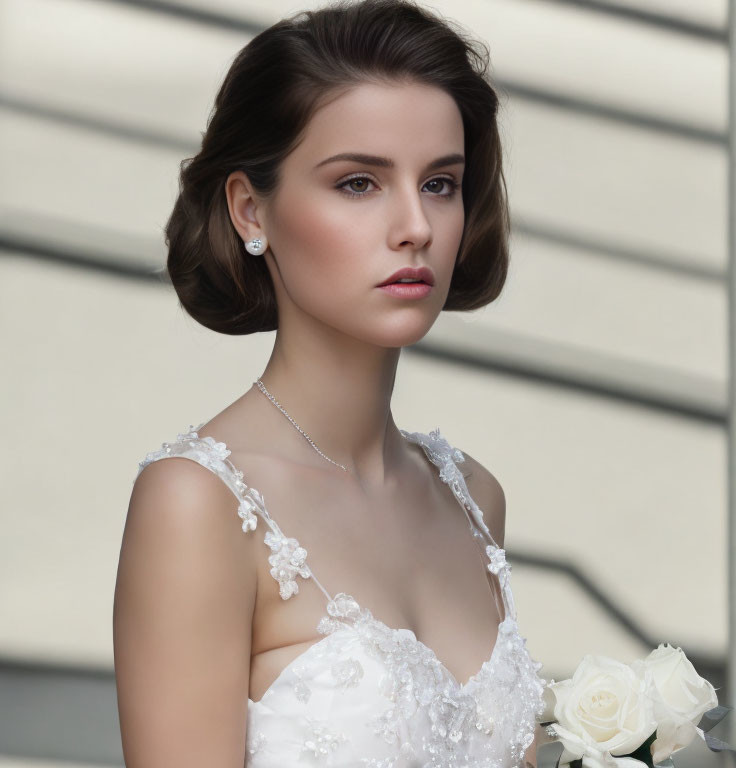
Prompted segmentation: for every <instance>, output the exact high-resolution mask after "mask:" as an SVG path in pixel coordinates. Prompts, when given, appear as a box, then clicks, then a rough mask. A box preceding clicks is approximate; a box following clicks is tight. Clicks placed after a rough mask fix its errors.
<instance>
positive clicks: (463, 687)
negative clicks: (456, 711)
mask: <svg viewBox="0 0 736 768" xmlns="http://www.w3.org/2000/svg"><path fill="white" fill-rule="evenodd" d="M361 615H362V616H363V617H364V618H367V620H368V621H371V622H373V623H374V624H378V625H379V626H381V627H383V628H384V629H386V630H388V631H389V632H391V634H392V635H396V634H399V633H401V632H408V633H409V634H410V635H411V638H412V640H413V642H414V643H415V644H416V645H418V646H421V647H422V648H425V649H426V650H427V652H428V653H429V654H430V656H431V658H432V659H433V660H435V661H436V662H437V664H438V665H439V667H440V668H441V669H442V671H443V672H445V673H446V674H447V676H448V677H449V678H450V681H451V682H452V685H453V689H454V691H455V692H456V693H459V694H463V693H465V692H466V691H467V690H468V688H471V687H472V685H473V684H474V683H476V682H477V681H478V679H479V678H480V676H481V675H482V674H483V672H484V670H485V669H486V668H488V667H490V666H491V664H492V663H493V661H494V660H495V658H496V653H497V652H500V651H499V650H498V649H499V645H500V643H499V639H500V637H501V633H502V631H504V630H505V627H506V626H507V625H514V626H516V622H515V620H514V618H513V616H511V615H510V614H509V613H508V612H507V614H506V616H505V617H504V618H503V619H502V620H501V621H500V622H499V623H498V629H497V632H496V640H495V642H494V644H493V648H492V649H491V655H490V656H489V657H488V658H487V659H486V660H485V661H484V662H483V663H482V664H481V665H480V667H479V668H478V671H477V672H475V673H474V674H472V675H471V676H470V677H469V678H468V679H467V680H466V681H465V682H464V683H461V682H459V681H458V679H457V678H456V677H455V675H454V674H453V673H452V672H450V670H449V669H448V667H447V666H446V665H445V663H444V662H443V661H441V660H440V658H439V657H438V656H437V654H436V653H435V651H434V650H433V649H432V648H430V647H429V646H428V645H427V644H426V643H424V642H422V641H421V640H420V639H419V638H418V637H417V636H416V633H415V632H414V630H413V629H409V628H408V627H391V626H389V625H388V624H386V622H384V621H381V619H377V618H376V617H375V616H373V614H372V613H370V611H365V610H363V609H361ZM327 616H329V614H327ZM502 628H503V629H502ZM344 630H353V631H355V627H354V626H353V625H352V624H345V625H344V626H343V627H340V628H339V629H336V630H334V631H332V632H330V633H329V634H328V635H326V636H325V637H322V638H320V639H319V640H317V641H316V642H314V643H312V644H311V645H310V646H309V647H308V648H306V649H305V650H304V651H302V652H301V653H300V654H299V655H298V656H295V657H294V658H293V659H292V660H291V661H290V662H289V663H288V664H287V665H286V666H285V667H284V668H283V669H282V670H281V672H279V674H278V675H277V676H276V677H275V678H274V680H273V682H272V683H271V684H270V685H269V686H268V688H266V690H265V691H264V692H263V694H262V695H261V698H260V699H258V700H257V701H254V700H253V699H251V698H250V696H248V705H249V706H250V705H253V706H257V705H259V704H262V703H263V699H264V698H265V697H266V696H267V695H268V693H269V692H270V691H271V690H273V689H274V688H275V687H276V685H277V684H278V683H279V681H280V680H281V679H282V678H285V677H286V675H287V674H288V673H289V672H290V670H291V669H292V668H293V667H294V666H295V665H296V664H298V663H299V662H300V661H301V660H302V659H303V658H304V657H305V656H306V655H307V654H308V653H310V652H311V651H312V649H313V648H317V647H318V646H321V645H322V644H323V643H325V642H326V641H327V640H330V639H331V638H332V637H333V636H334V635H335V634H337V633H338V632H342V631H344ZM264 706H265V705H264Z"/></svg>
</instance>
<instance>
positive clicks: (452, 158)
mask: <svg viewBox="0 0 736 768" xmlns="http://www.w3.org/2000/svg"><path fill="white" fill-rule="evenodd" d="M339 160H352V161H353V162H356V163H360V164H361V165H375V166H378V167H379V168H393V167H395V165H396V164H395V163H394V161H393V160H391V158H389V157H379V156H378V155H366V154H363V153H362V152H341V153H340V154H339V155H333V156H332V157H328V158H327V159H326V160H322V162H320V163H317V165H315V166H314V167H315V169H317V168H320V167H321V166H323V165H327V163H336V162H338V161H339ZM464 162H465V157H464V155H460V154H452V155H443V156H442V157H438V158H437V159H436V160H432V162H431V163H429V164H428V165H427V168H426V170H428V171H432V170H434V169H435V168H444V167H445V166H447V165H460V164H461V163H464Z"/></svg>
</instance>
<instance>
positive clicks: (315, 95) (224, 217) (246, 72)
mask: <svg viewBox="0 0 736 768" xmlns="http://www.w3.org/2000/svg"><path fill="white" fill-rule="evenodd" d="M488 67H489V50H488V47H487V46H486V44H485V43H483V42H481V41H478V40H473V39H471V38H469V37H467V36H466V35H465V34H464V33H463V32H462V30H461V29H460V28H459V27H457V26H456V25H455V24H454V23H453V22H451V21H448V20H447V19H443V18H441V17H439V16H437V15H435V14H433V13H432V12H430V11H428V10H426V9H423V8H421V7H420V6H419V5H417V4H416V3H415V2H412V0H361V1H360V2H347V1H346V0H341V1H340V2H337V3H333V4H332V5H329V6H326V7H324V8H321V9H318V10H315V11H301V12H300V13H297V14H295V15H293V16H291V17H289V18H286V19H282V20H281V21H279V22H278V23H276V24H274V25H273V26H271V27H269V28H268V29H265V30H264V31H262V32H260V33H259V34H258V35H256V36H255V37H254V38H253V39H252V40H251V41H250V42H249V43H248V44H247V45H246V46H245V47H244V48H242V49H241V50H240V52H239V53H238V54H237V56H236V57H235V60H234V61H233V63H232V65H231V67H230V69H229V71H228V73H227V75H226V76H225V80H224V81H223V83H222V86H221V87H220V90H219V92H218V94H217V97H216V98H215V104H214V108H213V110H212V112H211V114H210V117H209V120H208V124H207V130H206V132H205V133H204V134H203V136H202V147H201V149H200V151H199V153H198V154H197V155H196V156H195V157H193V158H187V159H185V160H183V161H182V162H181V165H180V176H179V196H178V199H177V201H176V203H175V205H174V209H173V211H172V213H171V216H170V217H169V219H168V221H167V223H166V227H165V233H166V244H167V245H168V248H169V253H168V260H167V270H168V274H169V277H170V279H171V282H172V284H173V285H174V288H175V290H176V292H177V294H178V296H179V300H180V302H181V304H182V306H183V307H184V309H185V310H186V311H187V312H188V313H189V314H190V315H191V316H192V317H193V318H194V319H195V320H197V321H198V322H199V323H201V324H202V325H204V326H206V327H207V328H210V329H212V330H214V331H218V332H219V333H226V334H231V335H239V334H248V333H255V332H258V331H272V330H274V329H276V328H277V327H278V313H277V306H276V298H275V293H274V289H273V283H272V281H271V275H270V273H269V271H268V268H267V266H266V263H265V261H264V259H263V258H262V257H253V256H251V255H250V254H248V253H247V251H246V250H245V246H244V244H243V241H242V240H241V238H240V236H239V235H238V233H237V231H236V229H235V227H234V226H233V224H232V221H231V220H230V215H229V211H228V207H227V199H226V196H225V181H226V179H227V177H228V176H229V175H230V173H232V172H233V171H236V170H241V171H243V172H244V173H245V174H246V176H247V177H248V179H249V181H250V182H251V184H252V186H253V188H254V190H255V192H256V194H258V195H260V196H261V198H262V199H264V200H267V199H269V198H270V197H272V196H273V195H274V194H275V192H276V190H277V187H278V182H279V170H280V165H281V163H282V161H283V160H284V159H285V157H286V156H287V155H288V154H289V153H290V152H291V151H292V150H293V149H294V148H295V147H296V146H297V144H298V143H299V141H300V139H301V137H302V135H303V132H304V130H305V129H306V126H307V124H308V122H309V120H310V117H311V115H312V114H313V113H314V112H315V110H316V109H317V108H318V107H319V106H321V105H323V104H324V103H325V101H326V99H327V98H334V97H335V96H336V95H339V94H340V93H341V92H342V91H343V90H344V89H346V88H349V87H350V86H352V85H356V84H358V83H360V82H362V81H365V80H369V79H370V80H374V81H375V80H382V81H396V80H401V81H407V82H412V81H413V82H418V83H421V84H428V85H433V86H436V87H438V88H441V89H443V90H444V91H446V92H447V93H448V94H450V95H451V96H452V97H453V99H454V100H455V102H456V104H457V106H458V108H459V110H460V113H461V114H462V119H463V125H464V135H465V173H464V176H463V183H462V195H463V204H464V209H465V227H464V231H463V236H462V239H461V242H460V247H459V251H458V259H457V261H456V265H455V270H454V272H453V276H452V281H451V284H450V289H449V293H448V296H447V301H446V302H445V305H444V307H443V309H445V310H460V311H468V310H472V309H477V308H479V307H483V306H485V305H486V304H489V303H490V302H491V301H493V300H494V299H495V298H496V297H497V296H498V295H499V294H500V292H501V289H502V288H503V285H504V282H505V280H506V274H507V271H508V239H509V210H508V201H507V191H506V182H505V179H504V175H503V169H502V156H501V142H500V137H499V132H498V126H497V123H496V117H497V112H498V104H499V101H498V96H497V94H496V91H495V90H494V88H493V87H492V86H491V84H490V78H489V75H488Z"/></svg>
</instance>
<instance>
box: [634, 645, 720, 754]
mask: <svg viewBox="0 0 736 768" xmlns="http://www.w3.org/2000/svg"><path fill="white" fill-rule="evenodd" d="M634 665H635V666H637V667H641V668H642V669H647V670H648V671H649V673H650V675H651V679H652V684H653V691H652V693H653V696H652V698H653V700H654V715H655V718H656V720H657V723H658V726H657V738H656V740H655V741H654V742H653V744H652V758H653V761H654V763H655V765H656V764H657V763H659V762H661V761H662V760H665V759H666V758H667V757H669V756H670V755H671V754H672V753H673V752H677V751H678V750H680V749H683V748H684V747H686V746H687V745H688V744H690V742H691V741H692V740H693V739H694V738H695V736H696V735H697V734H698V732H699V729H698V728H696V726H697V724H698V723H699V722H700V718H701V717H702V716H703V713H704V712H707V711H708V710H709V709H712V708H713V707H715V706H718V696H717V695H716V691H715V688H714V687H713V686H712V685H711V684H710V683H709V682H708V681H707V680H706V679H705V678H702V677H700V675H698V673H697V672H696V671H695V668H694V667H693V665H692V664H691V663H690V660H689V659H688V658H687V656H686V655H685V653H684V651H683V650H682V648H673V647H672V646H671V645H670V644H669V643H660V644H659V646H658V647H657V648H655V649H654V650H653V651H652V652H651V653H650V654H649V656H647V657H646V658H645V659H644V660H643V661H639V662H635V663H634ZM632 666H633V665H632ZM700 734H701V735H702V731H700Z"/></svg>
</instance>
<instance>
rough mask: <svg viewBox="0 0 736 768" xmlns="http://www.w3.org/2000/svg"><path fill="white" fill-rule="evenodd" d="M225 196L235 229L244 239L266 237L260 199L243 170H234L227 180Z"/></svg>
mask: <svg viewBox="0 0 736 768" xmlns="http://www.w3.org/2000/svg"><path fill="white" fill-rule="evenodd" d="M225 197H226V198H227V208H228V211H229V213H230V221H232V223H233V226H234V227H235V230H236V231H237V233H238V234H239V235H240V237H241V239H242V240H253V238H256V237H260V238H264V239H265V238H266V233H265V232H264V230H263V228H262V226H261V224H260V222H259V218H263V217H262V206H261V204H260V202H259V201H258V198H257V195H256V194H255V192H254V190H253V187H252V186H251V183H250V181H249V179H248V177H247V176H246V175H245V173H243V171H233V172H232V173H231V174H230V175H229V176H228V177H227V180H226V181H225Z"/></svg>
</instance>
